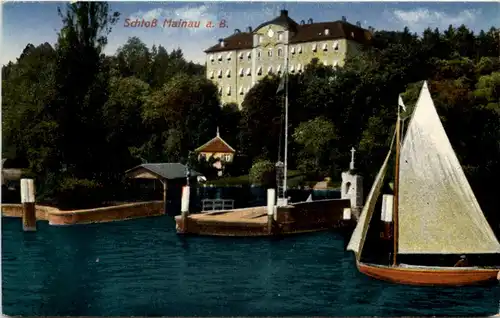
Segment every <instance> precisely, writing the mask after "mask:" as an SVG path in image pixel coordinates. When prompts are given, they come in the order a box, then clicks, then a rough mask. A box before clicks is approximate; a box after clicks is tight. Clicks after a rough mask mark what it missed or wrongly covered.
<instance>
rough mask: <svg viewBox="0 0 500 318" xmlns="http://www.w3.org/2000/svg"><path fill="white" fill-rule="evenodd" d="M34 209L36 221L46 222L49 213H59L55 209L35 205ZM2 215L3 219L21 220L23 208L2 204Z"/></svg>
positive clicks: (19, 205)
mask: <svg viewBox="0 0 500 318" xmlns="http://www.w3.org/2000/svg"><path fill="white" fill-rule="evenodd" d="M35 209H36V219H37V220H42V221H48V215H49V213H50V212H58V211H59V210H58V209H56V208H52V207H49V206H43V205H37V206H36V207H35ZM2 215H3V216H5V217H14V218H22V217H23V206H22V204H2Z"/></svg>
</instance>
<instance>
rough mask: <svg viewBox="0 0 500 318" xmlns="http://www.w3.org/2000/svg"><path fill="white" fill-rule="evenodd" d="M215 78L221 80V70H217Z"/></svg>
mask: <svg viewBox="0 0 500 318" xmlns="http://www.w3.org/2000/svg"><path fill="white" fill-rule="evenodd" d="M217 77H218V78H222V70H219V71H218V72H217Z"/></svg>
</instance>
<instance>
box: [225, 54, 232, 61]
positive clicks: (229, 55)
mask: <svg viewBox="0 0 500 318" xmlns="http://www.w3.org/2000/svg"><path fill="white" fill-rule="evenodd" d="M232 55H233V52H229V53H227V55H226V59H227V60H228V61H231V57H232Z"/></svg>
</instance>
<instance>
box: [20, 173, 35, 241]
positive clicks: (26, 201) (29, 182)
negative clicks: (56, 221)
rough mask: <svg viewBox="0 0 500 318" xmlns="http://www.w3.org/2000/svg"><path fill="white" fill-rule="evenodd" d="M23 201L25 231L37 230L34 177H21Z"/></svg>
mask: <svg viewBox="0 0 500 318" xmlns="http://www.w3.org/2000/svg"><path fill="white" fill-rule="evenodd" d="M21 203H22V206H23V231H25V232H33V231H36V208H35V183H34V181H33V179H21Z"/></svg>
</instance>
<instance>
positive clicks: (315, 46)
mask: <svg viewBox="0 0 500 318" xmlns="http://www.w3.org/2000/svg"><path fill="white" fill-rule="evenodd" d="M317 49H318V45H317V44H316V43H313V45H312V51H313V52H316V51H317Z"/></svg>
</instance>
